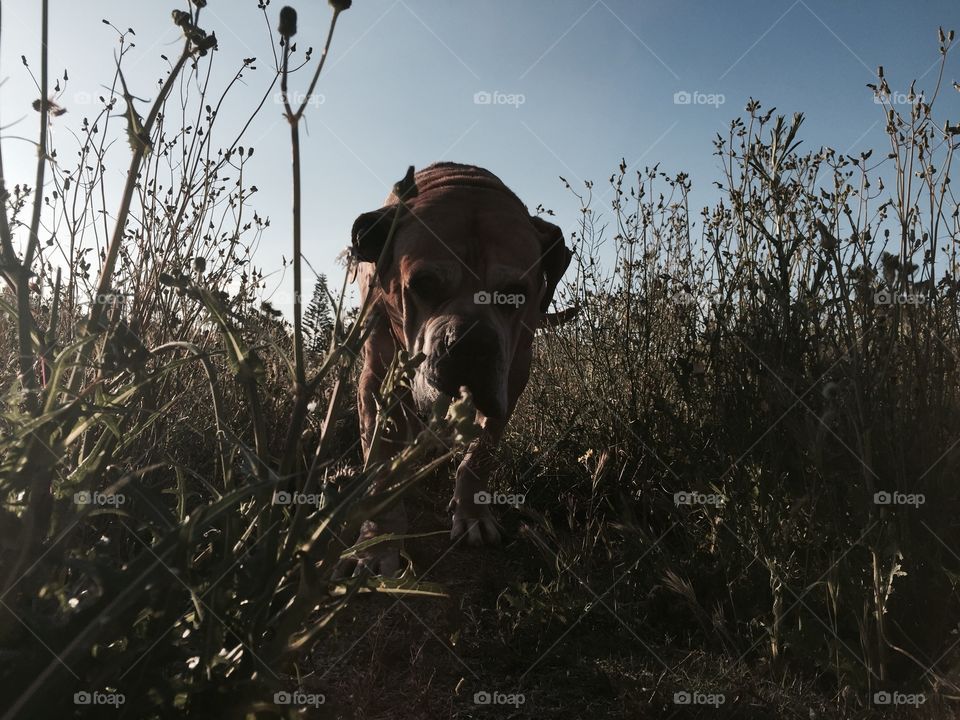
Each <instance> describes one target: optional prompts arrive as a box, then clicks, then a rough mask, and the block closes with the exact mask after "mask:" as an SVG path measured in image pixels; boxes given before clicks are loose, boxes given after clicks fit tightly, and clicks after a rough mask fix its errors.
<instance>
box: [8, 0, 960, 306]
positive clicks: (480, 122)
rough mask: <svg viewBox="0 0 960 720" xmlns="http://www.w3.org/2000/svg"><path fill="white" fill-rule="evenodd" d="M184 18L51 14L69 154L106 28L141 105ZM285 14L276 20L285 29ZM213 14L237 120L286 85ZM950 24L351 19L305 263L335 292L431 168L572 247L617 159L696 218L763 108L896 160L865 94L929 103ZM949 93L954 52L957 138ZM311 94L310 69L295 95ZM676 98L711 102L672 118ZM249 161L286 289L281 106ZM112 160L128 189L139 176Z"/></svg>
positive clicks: (581, 2) (741, 3) (558, 11)
mask: <svg viewBox="0 0 960 720" xmlns="http://www.w3.org/2000/svg"><path fill="white" fill-rule="evenodd" d="M291 4H293V5H294V7H296V8H297V10H298V11H299V13H300V23H299V34H298V36H297V38H296V39H297V41H298V42H299V44H300V47H301V50H302V49H303V48H304V47H306V46H307V45H313V46H315V47H319V46H320V45H321V44H322V41H323V36H324V33H325V31H326V27H327V19H328V17H329V12H330V11H329V8H328V6H327V3H326V2H324V0H301V1H300V2H294V3H291ZM181 6H183V3H182V2H180V3H167V2H153V1H152V2H149V3H147V2H143V1H141V2H129V1H124V0H85V1H84V2H83V3H80V2H77V0H51V15H52V18H53V22H52V27H51V38H50V39H51V68H52V72H53V74H55V75H57V74H62V70H63V68H67V69H68V70H69V73H70V78H71V82H70V86H69V88H68V91H67V92H66V93H65V94H64V96H63V98H62V99H61V102H62V104H63V105H64V106H65V107H66V108H67V109H68V110H69V112H68V114H67V115H65V116H63V118H60V119H58V120H57V122H56V125H55V127H54V135H55V142H56V144H57V146H58V147H59V149H60V152H61V157H64V155H65V154H71V153H72V152H73V150H75V147H76V145H75V141H74V140H73V139H72V138H71V136H70V134H69V132H68V129H69V128H71V127H77V126H79V123H80V120H81V118H82V117H83V115H84V112H90V111H89V109H87V110H85V108H84V107H83V105H82V99H83V97H84V93H93V94H100V93H101V92H102V89H101V87H100V85H101V83H105V82H108V79H109V77H110V75H111V73H112V65H113V49H114V47H115V38H116V35H115V33H114V32H113V31H112V30H111V29H110V28H109V27H107V26H106V25H104V24H102V23H101V18H109V19H110V20H111V21H112V22H113V23H114V24H116V25H117V26H118V27H121V28H126V27H132V28H134V29H135V30H136V32H137V37H136V41H137V48H136V49H135V50H134V51H133V53H131V55H130V57H129V63H128V64H127V66H126V67H127V78H128V81H129V82H130V85H131V90H132V91H133V92H134V94H137V95H140V96H143V97H147V98H150V97H153V92H154V88H155V84H154V83H155V82H156V79H157V78H158V77H160V75H161V73H162V72H163V69H164V67H165V65H164V64H163V63H162V61H161V60H160V57H159V56H160V53H167V54H169V55H173V54H175V53H176V52H177V50H178V47H179V42H180V41H179V39H178V38H179V31H178V29H177V28H175V27H174V25H173V23H172V22H171V20H170V10H171V9H172V8H173V7H181ZM2 7H3V14H4V16H3V38H2V47H0V79H3V80H5V83H4V85H3V86H2V88H0V98H2V99H0V125H4V126H6V125H9V124H11V123H14V121H17V120H20V119H21V118H23V119H22V120H20V122H18V123H15V124H13V125H12V126H10V127H7V128H6V130H5V131H4V135H5V137H8V138H9V139H7V140H6V141H5V144H4V155H5V161H6V173H7V182H8V184H13V183H14V182H17V181H20V182H29V181H30V179H31V178H32V169H31V162H32V159H33V158H34V157H35V151H34V150H33V148H32V147H31V146H30V145H29V144H27V143H24V142H21V141H17V140H15V139H12V138H10V136H16V135H26V136H28V137H30V138H33V137H34V136H35V134H36V122H37V117H38V116H37V115H36V114H35V113H33V112H32V111H31V110H30V103H31V102H32V101H33V100H34V99H35V98H36V91H35V90H33V89H32V86H31V83H30V80H29V78H28V76H27V74H26V72H25V70H24V68H23V66H22V65H21V63H20V59H19V58H20V55H21V54H23V55H26V56H27V57H28V59H29V60H30V61H31V64H32V66H33V67H34V68H39V54H38V49H37V45H38V38H39V14H40V13H39V7H40V3H39V2H38V0H6V1H5V2H3V4H2ZM280 7H281V3H277V2H273V3H271V5H270V7H269V9H268V11H269V13H270V17H271V24H272V25H273V26H275V25H276V17H277V15H278V13H279V10H280ZM79 8H82V9H79ZM201 17H202V20H203V21H202V22H201V25H202V26H203V27H205V28H206V29H207V30H214V31H216V33H217V36H218V38H219V40H220V50H219V51H218V52H217V53H216V54H215V65H214V71H215V72H214V76H215V77H216V78H218V79H220V80H221V81H222V80H225V79H226V78H227V77H228V76H229V75H231V74H232V72H233V71H234V70H235V69H236V68H237V67H238V66H239V64H240V61H241V59H242V58H244V57H250V56H255V57H257V58H258V63H257V65H258V69H257V70H256V71H254V72H250V73H248V74H247V76H246V82H247V87H245V88H240V89H239V91H238V92H237V93H235V94H234V95H233V104H232V105H230V106H229V107H228V108H227V111H228V112H232V113H237V117H239V116H240V115H239V114H240V112H242V111H243V110H249V109H250V108H251V106H252V104H253V103H254V102H255V100H254V98H258V97H259V95H260V94H261V93H262V92H263V90H264V89H265V88H266V87H267V86H268V85H269V83H270V81H271V79H272V76H273V70H272V67H271V66H272V52H271V49H270V44H269V39H268V36H267V33H266V27H265V25H264V22H263V19H262V17H261V14H260V11H259V10H258V9H257V0H229V1H228V0H209V4H208V8H207V9H206V10H205V11H204V14H203V15H202V16H201ZM958 20H960V13H958V11H957V6H956V3H955V2H953V1H952V0H951V1H948V0H929V1H926V2H916V3H906V2H891V1H888V0H881V1H875V2H866V1H865V0H856V1H854V0H848V1H846V2H836V1H835V0H762V1H760V0H756V1H751V0H736V1H733V0H730V1H728V2H722V3H721V2H693V1H682V0H681V1H678V0H672V1H667V0H658V1H656V2H654V1H652V0H596V2H594V1H593V0H523V1H522V2H517V1H516V0H484V2H476V1H475V0H355V2H354V7H353V8H352V9H351V10H349V11H348V12H345V13H344V14H343V15H342V16H341V18H340V22H339V24H338V30H337V34H336V36H335V38H334V42H333V48H332V51H331V58H330V61H329V63H328V67H327V69H326V70H325V72H324V76H323V77H321V80H320V84H319V86H318V92H320V93H321V94H322V103H319V104H317V105H316V106H315V107H312V108H310V109H309V111H308V115H307V128H308V131H309V136H308V137H307V138H306V139H305V142H304V158H305V160H304V161H305V165H306V168H307V169H306V173H305V177H304V194H305V215H304V227H305V229H306V236H305V246H304V252H305V255H306V256H307V258H308V259H309V260H310V261H311V263H312V264H313V265H314V267H316V268H317V269H319V270H321V271H328V272H330V273H332V274H333V276H334V277H339V276H340V273H339V271H337V270H335V269H334V267H335V266H334V257H335V256H336V255H337V253H338V252H339V251H340V250H341V249H342V248H343V247H345V246H346V245H347V243H348V242H349V230H350V226H351V224H352V222H353V219H354V218H355V217H356V215H358V214H359V213H361V212H363V211H365V210H369V209H373V208H375V207H378V206H379V204H380V203H381V201H382V200H383V198H384V197H385V195H386V193H387V191H388V189H389V187H390V185H391V184H392V182H393V181H394V180H396V179H398V178H399V177H400V176H402V174H403V172H404V170H405V169H406V166H407V165H409V164H414V165H416V166H418V167H419V166H423V165H426V164H428V163H430V162H433V161H436V160H454V161H459V162H468V163H473V164H477V165H482V166H485V167H487V168H489V169H490V170H492V171H493V172H495V173H497V174H498V175H499V176H500V177H501V178H502V179H503V180H504V181H505V182H506V183H507V184H508V185H510V186H511V187H512V188H513V189H514V190H515V191H516V192H517V193H518V194H519V195H520V197H521V198H522V199H523V200H524V201H525V202H526V203H527V205H528V206H529V207H531V208H533V207H535V206H536V205H537V204H538V203H542V204H543V205H545V206H546V207H549V208H552V209H553V210H555V211H556V213H557V218H558V222H559V224H561V226H563V227H564V229H565V230H567V231H568V232H569V230H570V229H573V228H574V227H575V225H576V221H577V212H576V209H577V204H576V201H575V199H574V198H573V197H572V196H571V195H570V194H569V193H568V191H566V190H565V189H564V187H563V185H562V183H561V182H560V181H559V179H558V176H560V175H562V176H564V177H566V178H567V179H568V180H569V181H571V183H572V184H574V185H575V186H576V185H580V184H581V182H582V181H583V180H585V179H593V180H595V181H596V182H597V185H598V186H602V185H603V184H604V183H605V182H606V179H607V178H608V177H609V175H610V174H611V172H612V171H613V170H614V169H615V168H616V166H617V164H618V163H619V162H620V159H621V157H622V158H625V159H626V161H627V163H628V164H630V165H631V166H635V167H642V166H644V165H652V164H654V163H657V162H659V163H661V168H662V169H664V170H667V171H669V172H676V171H681V170H682V171H685V172H687V173H689V174H690V175H691V177H692V180H693V184H694V193H695V194H694V199H695V200H697V201H698V203H699V204H704V203H707V202H711V201H712V200H713V199H715V196H714V194H713V192H712V190H711V188H710V184H711V182H712V181H714V180H716V179H718V170H717V165H716V158H714V157H713V155H712V150H713V148H712V144H711V143H712V140H713V138H714V137H715V135H716V133H717V132H718V131H723V129H724V128H726V126H727V125H728V123H729V121H730V120H731V119H732V118H733V117H736V116H737V115H739V114H740V113H742V111H743V107H744V104H745V103H746V101H747V99H748V98H749V97H751V96H752V97H754V98H756V99H758V100H760V101H761V102H762V103H763V105H764V106H765V107H770V106H771V105H775V106H776V107H777V108H778V111H781V112H783V113H786V114H787V115H788V116H789V115H790V114H791V113H793V112H795V111H802V112H804V113H805V114H806V116H807V123H806V126H805V130H804V132H803V133H802V137H803V139H804V141H805V145H806V146H807V147H810V148H816V147H819V146H820V145H829V146H831V147H834V148H836V149H837V150H838V151H841V152H859V151H862V150H866V149H868V148H871V147H874V148H878V149H879V150H880V151H885V149H886V147H887V141H886V138H885V135H884V133H883V114H882V111H881V109H880V107H879V106H878V105H876V104H874V102H873V97H872V94H871V93H870V91H869V90H867V89H866V88H865V84H866V83H868V82H872V81H873V80H874V79H875V76H874V73H875V70H876V67H877V66H878V65H881V64H882V65H883V66H884V67H885V70H886V75H887V78H888V82H889V83H890V85H891V87H892V88H893V90H894V91H895V92H896V91H905V90H906V89H907V87H908V86H909V83H910V80H911V79H913V78H920V82H919V84H918V88H928V89H929V88H932V85H933V83H934V82H935V79H936V73H937V63H938V61H939V55H938V51H937V27H938V25H943V26H944V27H945V28H946V29H950V28H951V27H954V28H955V29H958V30H960V27H956V26H958V25H960V22H957V21H958ZM315 57H316V56H315ZM958 79H960V64H958V61H957V58H956V53H952V54H951V56H950V57H949V58H948V65H947V72H946V76H945V84H946V88H945V90H944V91H942V99H941V100H939V101H938V105H939V112H938V115H939V116H940V117H949V118H950V119H951V120H953V121H954V122H956V121H957V120H960V112H958V110H960V94H958V93H957V92H955V91H954V90H953V89H952V87H951V84H952V82H953V81H954V80H958ZM307 81H308V76H307V73H306V72H302V73H300V75H299V76H298V77H296V78H295V80H294V81H293V86H294V87H295V88H301V89H302V88H305V86H306V83H307ZM678 92H687V93H692V94H695V95H693V96H692V97H694V98H695V99H696V100H697V101H699V102H691V103H690V104H677V103H676V102H675V95H676V93H678ZM478 93H488V94H489V95H482V94H481V95H479V96H477V94H478ZM696 93H699V94H698V95H696ZM478 97H479V99H480V100H481V102H477V98H478ZM487 98H491V99H492V101H491V102H489V103H484V102H482V101H483V100H485V99H487ZM711 100H712V101H711ZM721 101H722V102H721ZM229 139H230V138H229V137H228V135H227V134H223V135H221V140H222V142H227V141H228V140H229ZM245 144H246V145H254V146H255V147H256V150H257V152H256V154H255V156H254V158H253V160H252V161H251V165H250V166H249V168H250V169H249V171H248V172H249V177H250V179H251V182H254V183H255V184H257V185H258V187H259V188H260V193H259V195H257V196H256V197H255V203H254V207H255V208H256V209H257V210H258V211H259V212H260V213H261V214H263V215H267V216H269V217H270V219H271V222H272V226H271V228H270V230H269V231H268V234H267V235H266V236H265V237H264V240H263V243H262V245H261V247H260V249H259V252H258V255H257V258H256V259H257V262H258V263H259V265H260V266H261V267H263V268H264V269H265V270H266V271H267V272H276V271H279V269H280V265H281V255H282V254H285V255H286V256H287V257H289V255H290V239H289V238H290V220H289V214H290V212H289V208H290V201H289V188H290V174H289V145H288V132H287V127H286V123H285V121H284V120H283V118H282V117H281V110H280V107H279V106H278V105H274V104H272V103H268V105H267V106H266V107H265V108H264V110H263V112H262V113H261V115H260V116H259V118H258V119H257V121H256V122H255V123H254V124H253V126H252V127H251V128H250V130H249V134H248V136H247V139H246V141H245ZM124 151H125V150H124V148H122V147H118V148H117V149H116V152H117V153H122V152H124ZM115 158H116V159H114V160H113V162H112V166H113V170H112V174H113V175H114V176H115V178H116V179H117V180H118V181H119V180H120V179H122V169H124V168H125V167H126V159H125V158H121V157H120V156H119V155H115ZM115 204H116V202H114V203H113V205H115ZM280 277H281V276H280V275H279V273H277V274H275V275H273V276H272V278H273V281H274V283H276V282H283V283H286V282H288V281H289V275H287V278H286V279H285V280H283V281H281V280H280ZM281 287H283V286H281Z"/></svg>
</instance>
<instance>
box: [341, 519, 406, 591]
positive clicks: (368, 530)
mask: <svg viewBox="0 0 960 720" xmlns="http://www.w3.org/2000/svg"><path fill="white" fill-rule="evenodd" d="M406 529H407V528H406V518H405V516H404V515H403V514H402V510H401V511H400V513H396V512H395V513H393V514H388V515H387V517H386V518H384V519H383V520H381V522H373V521H370V520H366V521H364V523H363V526H362V527H361V529H360V536H359V537H358V538H357V542H356V544H357V545H359V544H360V543H363V542H368V541H370V540H372V539H374V538H376V537H377V536H379V535H383V534H386V533H393V534H403V533H405V532H406ZM402 547H403V542H402V541H400V540H388V541H384V542H378V543H375V544H373V545H370V546H369V547H366V548H364V549H363V550H360V551H358V552H357V554H356V555H355V556H353V557H348V558H344V559H343V560H341V561H340V563H338V565H337V569H336V570H335V571H334V577H337V578H345V577H349V576H350V575H353V576H354V577H359V576H363V575H380V576H382V577H389V578H392V577H396V576H397V575H399V574H400V570H401V567H400V550H401V549H402Z"/></svg>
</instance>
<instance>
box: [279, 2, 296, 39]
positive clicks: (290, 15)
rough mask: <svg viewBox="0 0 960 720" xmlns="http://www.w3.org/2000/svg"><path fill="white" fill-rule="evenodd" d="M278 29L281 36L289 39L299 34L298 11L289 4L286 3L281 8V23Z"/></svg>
mask: <svg viewBox="0 0 960 720" xmlns="http://www.w3.org/2000/svg"><path fill="white" fill-rule="evenodd" d="M277 31H278V32H279V33H280V35H281V37H285V38H288V39H289V38H292V37H293V36H294V35H296V34H297V11H296V10H294V9H293V8H292V7H290V6H289V5H284V6H283V8H281V10H280V25H279V27H277Z"/></svg>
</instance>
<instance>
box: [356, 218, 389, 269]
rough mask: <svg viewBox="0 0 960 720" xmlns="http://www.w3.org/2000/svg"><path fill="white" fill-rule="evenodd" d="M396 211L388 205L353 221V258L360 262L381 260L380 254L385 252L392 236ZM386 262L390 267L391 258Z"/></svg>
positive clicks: (385, 260) (386, 259)
mask: <svg viewBox="0 0 960 720" xmlns="http://www.w3.org/2000/svg"><path fill="white" fill-rule="evenodd" d="M395 210H396V208H395V207H394V206H392V205H388V206H386V207H382V208H380V209H379V210H373V211H371V212H365V213H363V214H362V215H361V216H360V217H358V218H357V219H356V220H354V221H353V230H352V231H351V233H350V235H351V242H352V245H353V256H354V257H355V258H356V259H357V260H358V261H360V262H372V263H375V262H377V260H379V259H380V253H381V252H383V246H384V245H385V244H386V242H387V236H388V235H389V234H390V225H391V223H392V222H393V215H394V211H395ZM384 262H385V263H386V264H388V265H389V264H390V258H389V257H388V258H384Z"/></svg>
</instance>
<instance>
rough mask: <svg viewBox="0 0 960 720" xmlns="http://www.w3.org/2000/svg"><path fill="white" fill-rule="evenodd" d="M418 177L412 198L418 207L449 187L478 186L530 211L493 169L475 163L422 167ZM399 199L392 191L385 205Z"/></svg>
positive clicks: (446, 163) (442, 163)
mask: <svg viewBox="0 0 960 720" xmlns="http://www.w3.org/2000/svg"><path fill="white" fill-rule="evenodd" d="M414 179H415V181H416V184H417V197H416V198H414V199H413V201H412V204H413V205H414V206H416V205H418V204H422V203H423V202H424V201H426V200H428V199H429V198H430V197H431V196H433V195H434V194H436V193H438V192H442V191H444V190H446V189H451V188H477V189H484V190H493V191H497V192H500V193H502V194H503V196H504V199H506V200H508V202H512V203H516V204H517V205H519V206H520V208H522V209H523V210H524V211H526V207H525V206H524V204H523V202H522V201H521V200H520V198H519V197H517V196H516V194H514V192H513V191H512V190H511V189H510V188H508V187H507V186H506V185H505V184H504V183H503V181H502V180H501V179H500V178H498V177H497V176H496V175H494V174H493V173H492V172H490V171H489V170H485V169H484V168H481V167H477V166H475V165H461V164H460V163H452V162H440V163H434V164H433V165H430V166H428V167H425V168H423V169H422V170H419V171H418V172H417V173H416V174H415V175H414ZM397 202H398V198H397V196H396V194H395V193H393V192H391V193H390V195H389V196H388V197H387V200H386V203H385V204H386V205H395V204H396V203H397Z"/></svg>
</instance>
